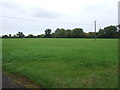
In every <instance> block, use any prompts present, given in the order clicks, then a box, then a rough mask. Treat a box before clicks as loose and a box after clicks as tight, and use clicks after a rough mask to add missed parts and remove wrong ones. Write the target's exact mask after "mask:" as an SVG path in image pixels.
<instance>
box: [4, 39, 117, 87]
mask: <svg viewBox="0 0 120 90" xmlns="http://www.w3.org/2000/svg"><path fill="white" fill-rule="evenodd" d="M2 45H3V47H2V54H3V55H2V66H3V70H4V71H7V72H10V73H13V74H16V75H19V76H24V77H26V78H27V79H29V80H31V81H33V82H34V83H36V84H39V85H40V86H42V87H44V88H95V87H96V88H107V87H110V88H115V87H118V71H117V70H118V69H117V67H118V40H117V39H97V40H96V41H95V40H94V39H64V38H63V39H61V38H49V39H48V38H42V39H41V38H35V39H33V38H32V39H30V38H23V39H22V38H19V39H3V40H2Z"/></svg>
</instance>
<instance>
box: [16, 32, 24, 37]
mask: <svg viewBox="0 0 120 90" xmlns="http://www.w3.org/2000/svg"><path fill="white" fill-rule="evenodd" d="M16 35H17V37H18V38H24V37H25V35H24V34H23V32H18V33H17V34H16Z"/></svg>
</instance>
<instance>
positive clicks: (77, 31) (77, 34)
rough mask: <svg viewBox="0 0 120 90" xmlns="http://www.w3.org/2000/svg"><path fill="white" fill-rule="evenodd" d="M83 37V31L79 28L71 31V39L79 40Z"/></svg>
mask: <svg viewBox="0 0 120 90" xmlns="http://www.w3.org/2000/svg"><path fill="white" fill-rule="evenodd" d="M83 36H84V32H83V29H81V28H75V29H73V30H72V37H73V38H80V37H83Z"/></svg>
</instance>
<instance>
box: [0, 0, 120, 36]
mask: <svg viewBox="0 0 120 90" xmlns="http://www.w3.org/2000/svg"><path fill="white" fill-rule="evenodd" d="M118 1H119V0H0V12H1V13H0V19H1V22H0V23H1V30H2V34H3V35H4V34H9V33H11V34H12V35H13V34H16V33H17V32H18V31H22V32H24V34H25V35H28V34H35V35H38V34H42V33H44V31H45V29H47V28H49V29H52V32H54V31H55V29H56V28H65V29H73V28H83V29H84V31H85V32H90V31H91V32H92V31H94V20H97V30H98V29H99V28H103V27H105V26H108V25H116V24H117V23H118Z"/></svg>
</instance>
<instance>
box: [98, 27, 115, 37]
mask: <svg viewBox="0 0 120 90" xmlns="http://www.w3.org/2000/svg"><path fill="white" fill-rule="evenodd" d="M98 34H99V37H104V38H116V37H117V27H116V26H107V27H105V28H104V29H100V30H99V32H98Z"/></svg>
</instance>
